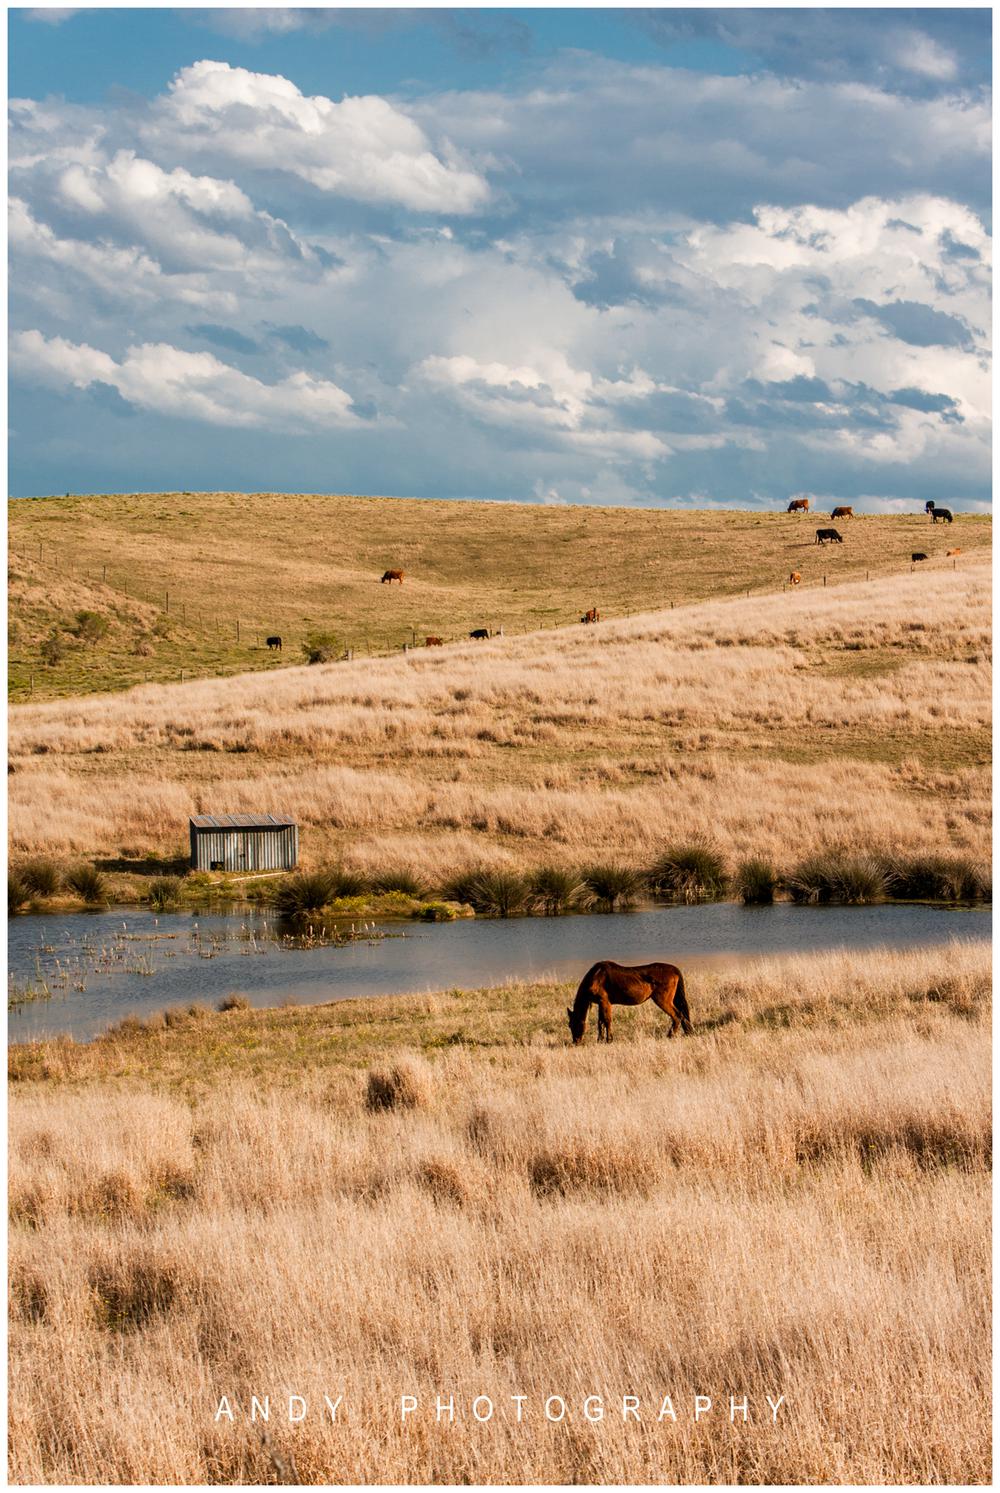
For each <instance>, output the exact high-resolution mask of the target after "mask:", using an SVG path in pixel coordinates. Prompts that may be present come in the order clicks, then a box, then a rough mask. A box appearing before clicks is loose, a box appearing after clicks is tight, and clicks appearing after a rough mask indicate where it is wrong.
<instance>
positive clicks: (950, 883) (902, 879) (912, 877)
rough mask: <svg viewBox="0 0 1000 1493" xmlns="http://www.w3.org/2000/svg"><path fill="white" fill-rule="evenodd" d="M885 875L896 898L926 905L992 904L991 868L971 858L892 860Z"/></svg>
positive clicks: (915, 857) (917, 856) (956, 856)
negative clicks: (950, 903) (949, 903)
mask: <svg viewBox="0 0 1000 1493" xmlns="http://www.w3.org/2000/svg"><path fill="white" fill-rule="evenodd" d="M883 874H884V876H885V884H886V888H887V890H888V891H889V893H890V895H891V896H893V897H900V898H907V899H910V900H913V901H927V902H991V901H992V900H993V879H992V875H991V873H990V867H989V865H988V864H987V863H986V862H983V861H977V860H974V859H973V858H972V857H971V856H966V855H950V856H949V855H913V856H899V855H897V856H891V857H889V858H888V859H887V860H886V861H885V862H884V866H883Z"/></svg>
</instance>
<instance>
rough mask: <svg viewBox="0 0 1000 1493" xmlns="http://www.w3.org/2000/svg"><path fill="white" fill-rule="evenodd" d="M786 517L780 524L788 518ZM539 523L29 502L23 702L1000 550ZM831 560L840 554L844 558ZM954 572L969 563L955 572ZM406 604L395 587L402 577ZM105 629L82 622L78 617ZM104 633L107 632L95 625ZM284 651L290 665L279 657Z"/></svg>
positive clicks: (972, 538) (574, 520)
mask: <svg viewBox="0 0 1000 1493" xmlns="http://www.w3.org/2000/svg"><path fill="white" fill-rule="evenodd" d="M783 506H784V505H782V504H778V503H776V504H775V509H776V510H777V509H778V508H779V507H783ZM829 511H830V506H829V505H827V507H826V509H825V512H824V511H820V512H819V513H815V514H809V515H800V514H792V515H787V514H785V513H779V512H777V511H775V512H774V513H761V512H737V511H721V510H718V511H709V512H695V511H691V510H689V509H674V510H670V509H627V508H579V507H573V508H570V507H559V506H548V507H546V506H540V505H530V504H521V503H482V502H451V501H448V502H443V501H440V502H439V501H430V500H424V499H419V500H418V499H406V498H367V497H351V496H336V495H315V494H314V495H298V494H283V493H250V494H248V493H149V494H131V495H114V494H109V495H103V496H93V497H79V496H66V497H59V498H56V497H52V498H32V499H17V500H14V501H13V502H12V503H11V504H10V508H9V544H10V556H9V609H10V621H9V629H10V631H9V649H10V670H9V689H10V697H11V699H13V700H18V701H21V700H25V699H27V698H28V697H29V695H30V696H31V698H33V699H35V700H41V699H48V698H59V697H68V696H73V695H78V694H93V693H95V692H98V691H106V690H120V689H124V688H127V687H129V686H131V685H134V684H142V683H144V682H145V681H146V680H147V679H148V680H149V681H151V682H158V681H160V682H162V681H168V680H169V681H177V680H179V679H180V678H181V676H182V674H183V676H184V677H185V678H187V679H190V678H192V677H209V676H212V675H218V674H232V673H235V672H244V671H248V670H260V669H268V670H270V669H276V668H281V667H287V666H288V665H289V664H292V663H295V662H301V661H302V659H303V656H304V655H303V651H302V650H303V645H304V644H305V643H306V642H307V641H308V640H309V639H310V638H314V637H319V638H320V639H326V638H327V637H329V638H330V639H331V640H332V641H331V644H330V648H331V653H332V656H334V657H336V656H339V654H340V653H341V652H343V651H344V649H345V648H347V647H351V648H353V650H354V653H355V657H357V658H360V657H364V658H367V657H368V656H369V655H374V656H378V655H380V654H384V653H391V652H398V651H400V650H401V649H402V646H403V644H404V643H410V642H412V641H414V640H416V641H417V642H418V643H423V640H424V639H425V638H426V637H428V636H431V637H441V638H444V639H445V640H446V641H450V640H453V639H456V638H466V637H467V636H468V634H469V632H471V631H472V630H473V629H475V628H480V627H486V628H490V629H493V630H496V629H497V628H499V627H501V626H502V627H503V629H504V631H505V633H507V634H508V635H510V634H511V633H523V632H531V631H535V630H538V629H540V628H551V627H562V626H566V625H568V624H571V623H574V622H575V621H576V620H577V619H578V618H579V617H580V616H582V615H583V614H584V612H585V611H587V610H588V609H589V608H591V607H596V608H598V609H599V610H600V612H601V614H602V616H603V617H604V618H606V619H607V618H614V617H622V616H624V615H627V614H629V613H634V612H639V611H646V610H652V609H657V608H661V607H665V606H669V605H670V604H671V603H674V604H675V605H680V604H683V603H686V602H691V601H704V600H708V599H711V598H724V597H727V596H738V595H745V594H746V592H747V591H748V590H750V591H758V592H759V591H773V590H780V589H781V587H782V584H783V583H784V582H785V581H786V579H787V577H788V575H789V573H790V571H792V570H798V571H800V572H801V575H802V584H803V587H804V588H805V587H810V586H814V585H821V584H822V577H823V575H824V574H826V575H827V576H828V579H829V583H830V584H831V585H832V584H834V583H836V582H839V581H840V580H843V579H844V578H846V577H849V576H859V575H861V576H863V575H864V574H865V573H866V572H869V573H870V574H872V575H885V574H893V575H898V574H902V573H905V572H906V571H907V570H908V568H909V564H910V559H909V557H910V554H911V553H912V552H913V551H914V550H926V551H927V553H928V554H929V555H930V556H931V560H930V564H931V565H932V566H934V565H937V564H938V563H939V562H940V564H941V565H947V567H948V568H949V569H950V568H951V565H952V560H951V559H946V554H947V550H948V549H949V548H954V547H955V546H956V545H958V546H960V547H961V549H962V551H963V556H964V557H965V559H967V558H968V556H969V555H972V556H975V555H976V554H977V552H982V551H986V550H987V549H988V547H989V544H990V520H989V518H988V517H986V516H983V515H964V516H962V515H960V516H957V517H956V520H955V523H954V524H952V525H949V526H945V525H939V526H937V530H936V531H935V526H934V525H933V524H932V522H931V520H930V518H929V517H928V516H927V515H926V514H924V513H922V512H915V513H913V514H907V515H880V516H872V517H859V518H857V519H855V520H848V521H847V523H846V525H845V528H846V529H847V530H848V532H847V533H846V535H845V541H844V543H843V545H825V546H817V545H816V544H815V542H814V540H815V531H816V527H817V525H818V524H821V523H822V522H823V520H824V518H825V517H827V515H828V513H829ZM834 551H836V553H834ZM958 563H959V566H961V565H962V564H963V560H961V559H960V560H959V562H958ZM396 568H399V569H401V570H403V571H404V572H405V577H406V578H405V581H404V583H403V584H401V585H395V584H388V585H381V584H380V579H381V576H382V575H383V574H384V573H385V572H386V571H387V570H388V569H396ZM81 613H83V614H89V616H90V620H86V619H85V620H84V621H83V622H82V623H81V620H80V614H81ZM94 618H96V619H97V620H96V621H95V620H93V619H94ZM275 635H277V636H280V637H281V638H282V642H283V647H282V650H281V652H280V653H279V652H278V651H277V650H276V649H269V648H268V646H267V638H268V637H271V636H275Z"/></svg>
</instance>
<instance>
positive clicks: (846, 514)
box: [830, 508, 854, 518]
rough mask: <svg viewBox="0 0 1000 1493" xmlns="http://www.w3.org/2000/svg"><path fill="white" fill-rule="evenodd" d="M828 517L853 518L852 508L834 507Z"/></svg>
mask: <svg viewBox="0 0 1000 1493" xmlns="http://www.w3.org/2000/svg"><path fill="white" fill-rule="evenodd" d="M830 517H831V518H853V517H854V509H853V508H835V509H834V510H833V512H832V513H831V514H830Z"/></svg>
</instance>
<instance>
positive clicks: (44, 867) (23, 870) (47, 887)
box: [16, 856, 62, 897]
mask: <svg viewBox="0 0 1000 1493" xmlns="http://www.w3.org/2000/svg"><path fill="white" fill-rule="evenodd" d="M16 875H17V876H19V877H20V879H21V881H22V882H23V883H24V885H25V886H26V887H27V888H28V891H29V892H30V893H31V895H32V896H33V897H54V896H56V894H57V893H58V892H59V891H60V889H61V887H62V878H61V876H60V874H59V867H58V866H57V865H56V863H55V861H50V860H47V859H46V858H45V857H44V856H35V857H34V858H33V859H32V860H29V861H22V863H21V864H20V865H19V866H18V867H17V871H16Z"/></svg>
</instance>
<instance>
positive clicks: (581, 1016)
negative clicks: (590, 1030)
mask: <svg viewBox="0 0 1000 1493" xmlns="http://www.w3.org/2000/svg"><path fill="white" fill-rule="evenodd" d="M566 1015H567V1016H568V1017H569V1031H570V1036H571V1037H572V1038H573V1046H574V1047H576V1046H577V1044H578V1043H580V1042H582V1041H583V1033H584V1030H585V1029H586V1025H587V1016H586V1012H584V1011H581V1012H579V1013H577V1012H576V1011H574V1010H573V1009H572V1008H571V1007H570V1006H567V1007H566Z"/></svg>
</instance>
